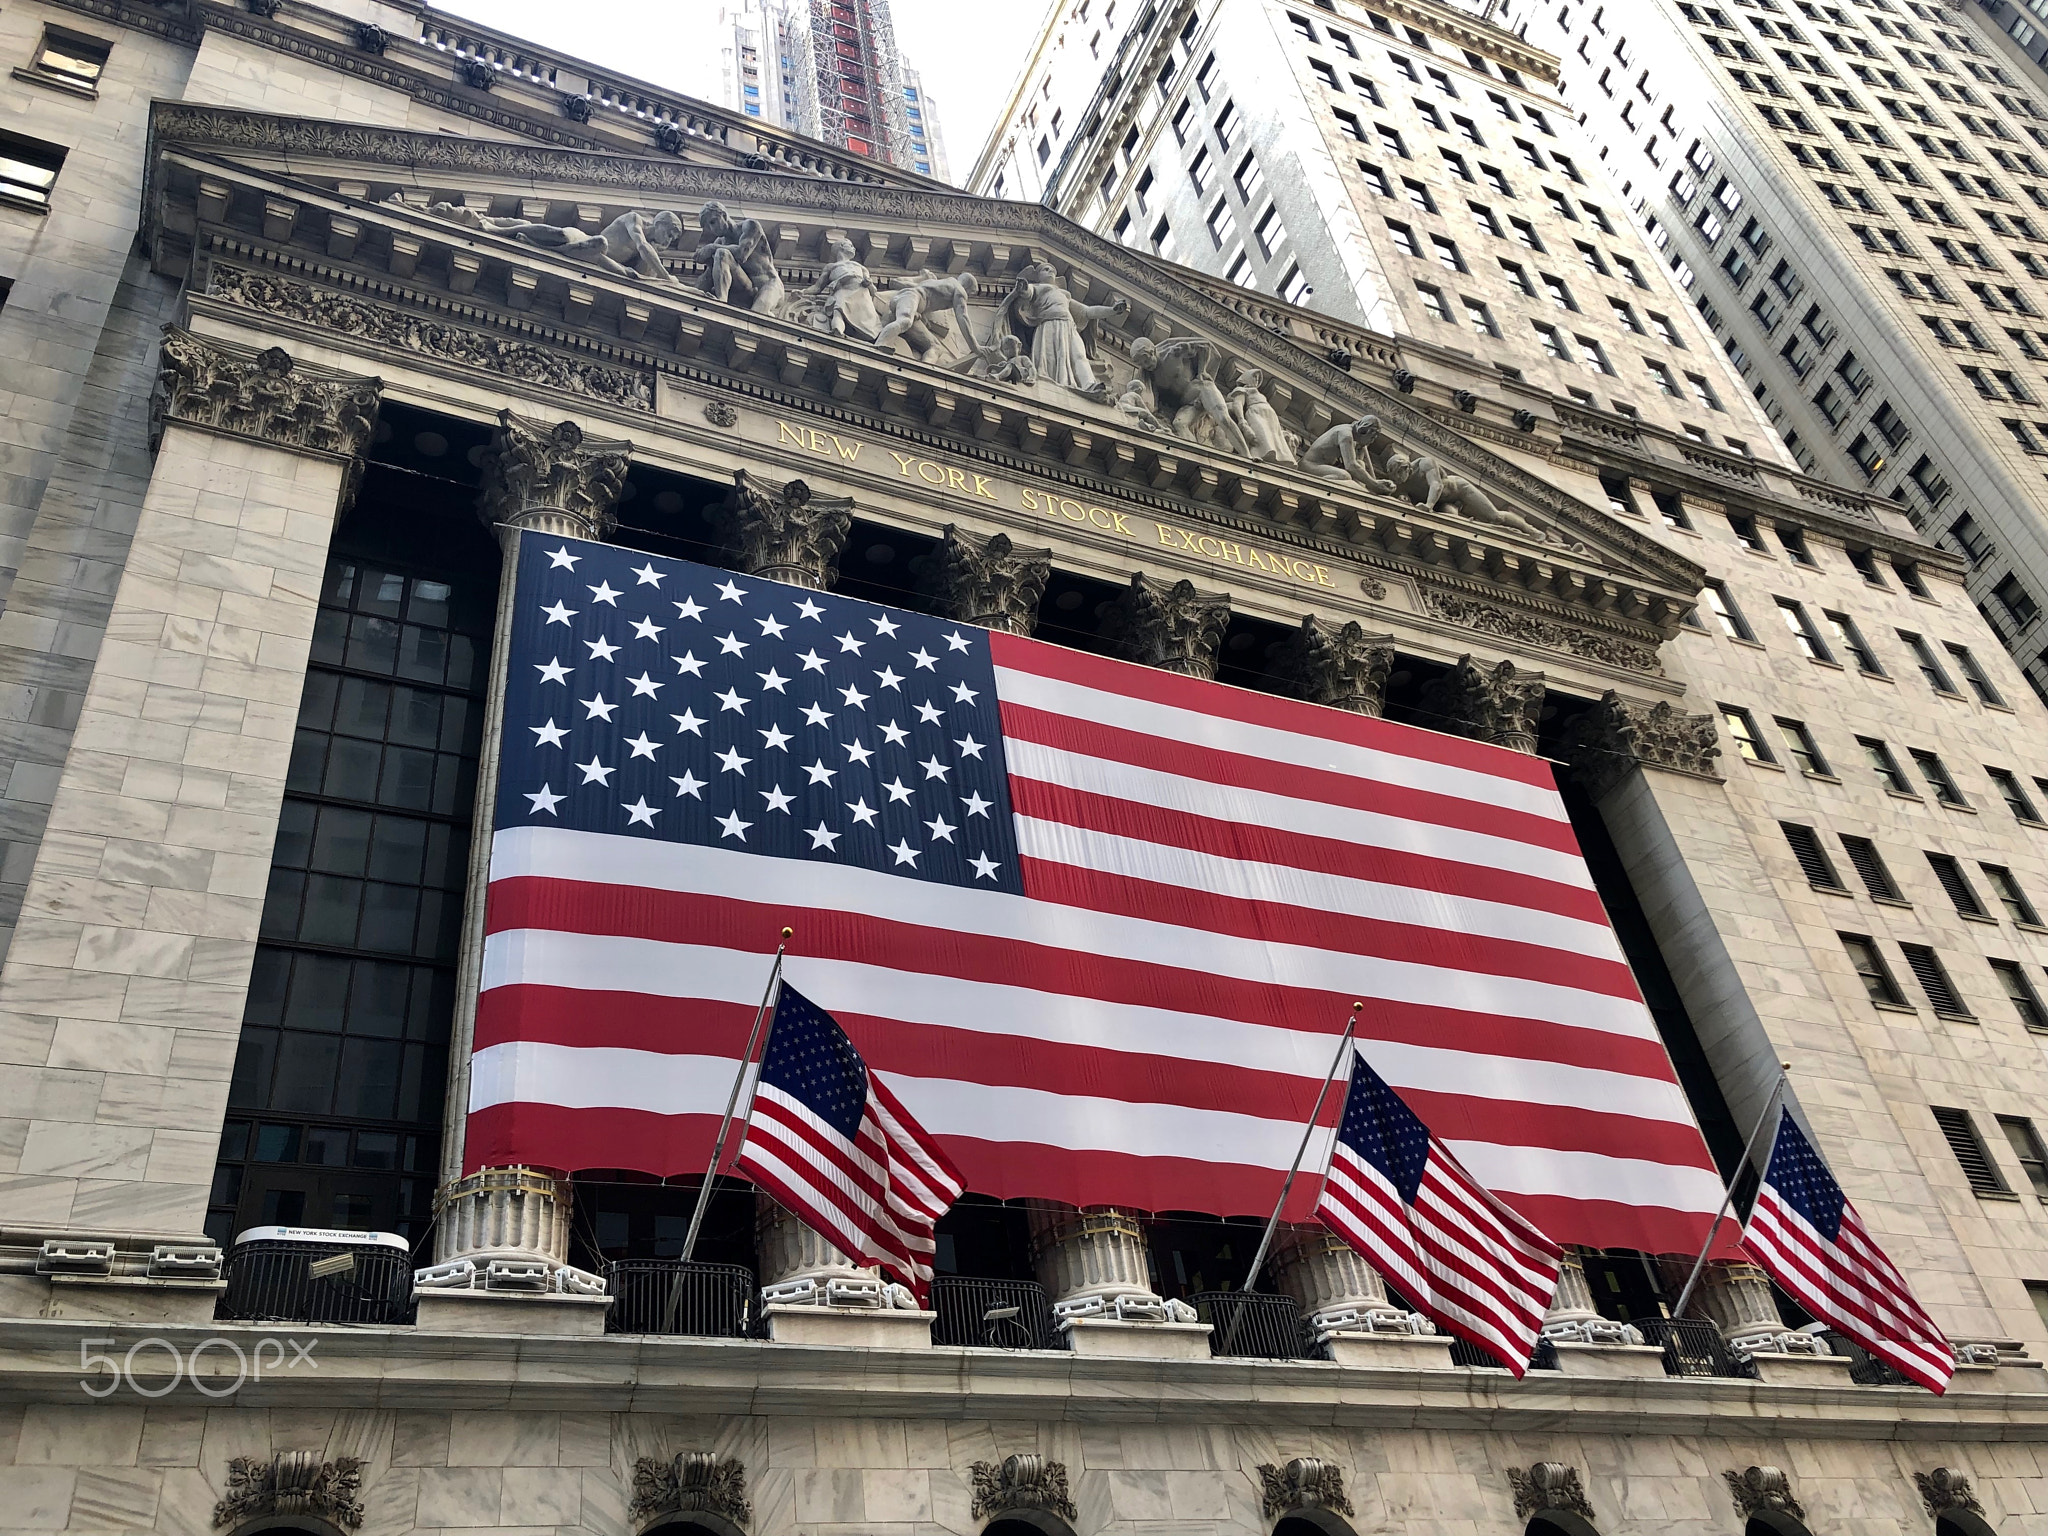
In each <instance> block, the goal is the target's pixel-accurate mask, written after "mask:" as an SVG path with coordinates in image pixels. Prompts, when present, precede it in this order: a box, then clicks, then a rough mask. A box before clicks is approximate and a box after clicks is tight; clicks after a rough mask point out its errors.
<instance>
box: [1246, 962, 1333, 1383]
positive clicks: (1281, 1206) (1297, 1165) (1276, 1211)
mask: <svg viewBox="0 0 2048 1536" xmlns="http://www.w3.org/2000/svg"><path fill="white" fill-rule="evenodd" d="M1364 1007H1365V1004H1364V1003H1353V1004H1352V1005H1351V1017H1350V1018H1348V1019H1346V1020H1345V1021H1344V1035H1343V1038H1342V1039H1340V1040H1338V1042H1337V1054H1336V1056H1335V1057H1334V1058H1333V1059H1332V1060H1331V1062H1330V1070H1329V1071H1328V1072H1326V1073H1324V1074H1323V1086H1322V1087H1320V1088H1318V1089H1317V1090H1316V1106H1315V1108H1314V1109H1312V1110H1310V1111H1309V1112H1308V1124H1307V1125H1306V1126H1304V1127H1303V1128H1302V1132H1301V1145H1300V1146H1298V1147H1296V1148H1295V1149H1294V1161H1293V1162H1292V1163H1290V1164H1288V1167H1287V1178H1286V1180H1285V1181H1284V1182H1283V1183H1282V1184H1281V1185H1280V1198H1279V1199H1278V1200H1275V1201H1274V1202H1273V1214H1272V1215H1271V1216H1269V1217H1267V1218H1266V1230H1265V1232H1264V1233H1262V1234H1261V1235H1260V1237H1259V1247H1258V1251H1257V1252H1256V1253H1254V1254H1253V1255H1252V1267H1251V1273H1250V1274H1248V1275H1246V1276H1245V1281H1244V1290H1243V1291H1240V1292H1239V1293H1238V1294H1239V1295H1244V1294H1245V1293H1246V1292H1249V1291H1252V1290H1255V1289H1256V1288H1257V1287H1258V1283H1259V1270H1260V1268H1261V1267H1262V1266H1263V1265H1264V1264H1265V1262H1266V1250H1267V1249H1268V1248H1269V1247H1271V1246H1272V1243H1273V1232H1274V1230H1275V1229H1276V1228H1277V1227H1278V1226H1279V1225H1280V1213H1281V1211H1283V1210H1285V1209H1286V1207H1287V1195H1288V1191H1290V1190H1292V1189H1293V1188H1294V1176H1295V1175H1296V1174H1297V1173H1299V1172H1301V1160H1302V1159H1303V1158H1304V1157H1306V1156H1307V1155H1308V1143H1309V1138H1310V1137H1311V1136H1313V1135H1315V1133H1316V1122H1317V1121H1318V1120H1320V1119H1322V1117H1323V1100H1324V1099H1326V1098H1328V1097H1329V1094H1330V1084H1332V1083H1334V1082H1335V1081H1336V1080H1337V1071H1338V1069H1339V1068H1340V1067H1342V1066H1343V1065H1344V1062H1345V1053H1346V1052H1347V1051H1348V1050H1349V1049H1350V1047H1351V1037H1352V1035H1354V1034H1355V1033H1356V1032H1357V1030H1358V1015H1359V1012H1360V1010H1361V1009H1363V1008H1364ZM1243 1316H1244V1308H1242V1307H1237V1308H1234V1309H1233V1310H1232V1312H1231V1314H1230V1326H1229V1327H1227V1328H1225V1329H1224V1330H1223V1353H1225V1354H1228V1353H1230V1345H1231V1342H1232V1341H1233V1340H1234V1339H1236V1337H1237V1325H1238V1321H1239V1319H1241V1318H1242V1317H1243Z"/></svg>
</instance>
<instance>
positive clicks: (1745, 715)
mask: <svg viewBox="0 0 2048 1536" xmlns="http://www.w3.org/2000/svg"><path fill="white" fill-rule="evenodd" d="M1720 709H1721V720H1722V722H1723V723H1724V724H1725V725H1726V726H1727V727H1728V734H1729V735H1730V736H1733V737H1734V738H1735V750H1736V751H1737V752H1739V753H1741V754H1742V755H1743V756H1744V757H1746V758H1748V759H1749V760H1750V761H1751V762H1752V763H1774V762H1776V761H1777V759H1776V758H1774V757H1772V756H1771V748H1770V744H1769V743H1768V742H1766V741H1765V740H1764V739H1763V736H1762V735H1761V734H1760V733H1759V732H1758V731H1757V728H1756V717H1755V716H1754V715H1752V714H1751V713H1750V712H1749V711H1748V710H1746V709H1744V708H1742V707H1741V706H1740V705H1736V704H1723V705H1721V706H1720Z"/></svg>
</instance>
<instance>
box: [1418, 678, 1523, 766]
mask: <svg viewBox="0 0 2048 1536" xmlns="http://www.w3.org/2000/svg"><path fill="white" fill-rule="evenodd" d="M1422 707H1423V709H1424V710H1425V711H1427V712H1428V713H1429V714H1430V715H1431V716H1433V717H1434V718H1432V719H1431V720H1430V721H1429V724H1430V727H1431V728H1432V729H1434V730H1444V731H1451V732H1453V733H1455V734H1457V735H1459V736H1470V737H1472V738H1473V739H1474V740H1476V741H1490V742H1492V743H1493V744H1494V745H1495V746H1498V747H1508V748H1510V749H1512V750H1514V751H1516V752H1534V751H1535V750H1536V717H1537V715H1538V714H1539V713H1540V712H1541V711H1542V708H1543V674H1542V673H1541V672H1525V671H1523V670H1522V669H1521V668H1519V667H1517V666H1516V665H1515V664H1514V663H1513V662H1511V661H1503V662H1500V663H1498V664H1497V665H1495V666H1494V667H1492V668H1485V667H1482V666H1480V665H1479V663H1477V662H1476V661H1474V660H1473V659H1472V658H1471V657H1470V656H1461V657H1459V658H1458V664H1457V665H1456V666H1455V667H1452V668H1451V670H1450V671H1449V672H1447V673H1445V674H1444V675H1443V676H1442V677H1440V678H1438V679H1437V680H1436V681H1435V682H1433V683H1431V684H1430V685H1429V686H1428V687H1427V688H1425V689H1424V690H1423V693H1422Z"/></svg>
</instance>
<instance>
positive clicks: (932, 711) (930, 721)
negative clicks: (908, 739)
mask: <svg viewBox="0 0 2048 1536" xmlns="http://www.w3.org/2000/svg"><path fill="white" fill-rule="evenodd" d="M939 719H940V715H939V707H938V706H937V705H936V704H934V703H932V701H931V700H930V699H926V700H925V701H924V702H923V703H922V704H920V705H918V706H917V720H918V724H920V725H937V724H938V723H939Z"/></svg>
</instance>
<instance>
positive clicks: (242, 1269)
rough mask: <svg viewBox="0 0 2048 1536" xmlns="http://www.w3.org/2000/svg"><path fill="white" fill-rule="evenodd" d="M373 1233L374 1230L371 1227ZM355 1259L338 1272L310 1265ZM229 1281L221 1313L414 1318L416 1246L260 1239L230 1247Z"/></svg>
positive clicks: (333, 1319) (261, 1317)
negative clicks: (311, 1270)
mask: <svg viewBox="0 0 2048 1536" xmlns="http://www.w3.org/2000/svg"><path fill="white" fill-rule="evenodd" d="M366 1235H367V1234H366ZM342 1257H350V1258H353V1259H354V1261H355V1262H354V1263H353V1264H352V1265H351V1266H349V1267H348V1268H346V1269H344V1270H342V1271H341V1272H339V1273H335V1274H326V1275H320V1276H314V1275H309V1274H308V1273H307V1268H308V1266H309V1265H317V1264H321V1263H322V1261H325V1260H332V1259H337V1258H342ZM225 1275H226V1279H227V1288H226V1290H224V1291H223V1292H222V1293H221V1298H220V1303H219V1305H218V1306H217V1307H216V1308H215V1309H214V1315H215V1316H216V1317H219V1318H222V1319H230V1318H234V1319H241V1320H244V1321H248V1322H282V1323H382V1324H386V1325H389V1324H392V1323H409V1322H411V1321H413V1315H414V1314H413V1300H412V1252H411V1250H410V1249H408V1248H406V1247H404V1246H403V1245H402V1244H377V1243H369V1242H364V1243H351V1242H348V1241H346V1240H338V1241H334V1242H303V1241H290V1240H273V1239H261V1238H259V1239H256V1240H253V1241H250V1242H245V1243H237V1244H235V1246H234V1247H232V1248H230V1249H229V1250H228V1257H227V1265H226V1269H225Z"/></svg>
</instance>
